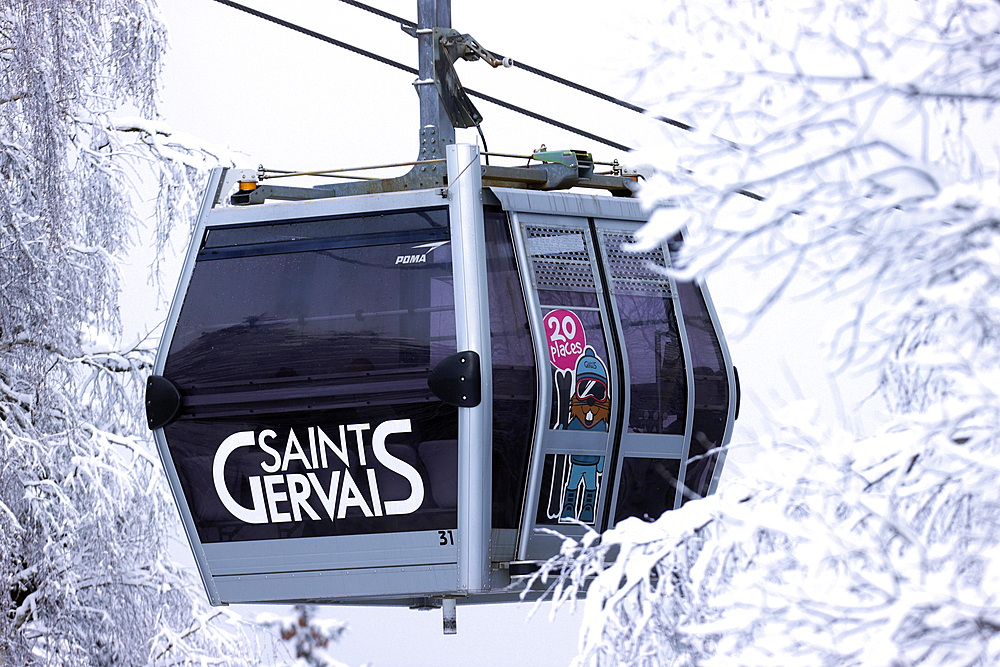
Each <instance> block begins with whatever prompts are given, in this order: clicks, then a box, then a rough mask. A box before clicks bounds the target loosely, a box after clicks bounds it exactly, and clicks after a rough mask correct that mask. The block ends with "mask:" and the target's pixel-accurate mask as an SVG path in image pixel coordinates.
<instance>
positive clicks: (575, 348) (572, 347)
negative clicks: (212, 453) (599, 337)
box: [545, 310, 587, 371]
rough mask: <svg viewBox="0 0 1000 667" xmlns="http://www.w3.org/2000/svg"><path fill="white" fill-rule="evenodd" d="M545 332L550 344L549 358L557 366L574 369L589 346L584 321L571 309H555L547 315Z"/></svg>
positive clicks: (562, 368) (566, 369) (565, 369)
mask: <svg viewBox="0 0 1000 667" xmlns="http://www.w3.org/2000/svg"><path fill="white" fill-rule="evenodd" d="M545 334H546V336H547V338H548V344H549V360H551V361H552V365H554V366H555V367H556V368H558V369H560V370H564V371H568V370H573V369H574V367H575V366H576V361H577V359H578V358H579V357H580V355H581V354H583V351H584V348H585V347H586V346H587V338H586V335H585V334H584V331H583V322H581V321H580V318H579V317H578V316H577V314H576V313H574V312H572V311H570V310H553V311H551V312H550V313H548V314H547V315H546V316H545Z"/></svg>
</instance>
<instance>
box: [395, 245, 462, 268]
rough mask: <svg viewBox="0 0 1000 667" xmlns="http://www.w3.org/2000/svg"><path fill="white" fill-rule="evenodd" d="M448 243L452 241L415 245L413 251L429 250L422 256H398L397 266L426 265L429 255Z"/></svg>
mask: <svg viewBox="0 0 1000 667" xmlns="http://www.w3.org/2000/svg"><path fill="white" fill-rule="evenodd" d="M448 243H450V241H435V242H433V243H423V244H421V245H415V246H413V248H411V250H420V249H421V248H427V250H425V251H424V253H423V254H422V255H397V256H396V264H426V263H427V255H429V254H431V253H432V252H434V251H435V250H437V249H438V248H440V247H441V246H443V245H446V244H448Z"/></svg>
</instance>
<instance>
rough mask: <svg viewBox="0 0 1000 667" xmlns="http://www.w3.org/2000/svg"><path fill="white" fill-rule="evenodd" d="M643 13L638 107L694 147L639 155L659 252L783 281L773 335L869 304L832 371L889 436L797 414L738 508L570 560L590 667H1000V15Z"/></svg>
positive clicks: (791, 412) (667, 135) (566, 587)
mask: <svg viewBox="0 0 1000 667" xmlns="http://www.w3.org/2000/svg"><path fill="white" fill-rule="evenodd" d="M640 11H643V12H646V13H647V14H646V16H647V18H646V20H647V21H649V22H650V23H649V25H650V26H651V27H650V28H649V29H648V32H646V34H647V35H648V39H647V40H646V41H642V40H640V41H639V42H637V43H636V45H635V47H636V48H635V50H634V52H635V53H637V54H638V56H639V57H640V58H643V59H644V62H645V63H646V65H645V66H644V67H643V68H642V69H641V71H639V72H638V73H639V74H640V77H639V82H640V83H639V84H638V85H637V95H638V96H642V95H645V96H646V97H647V100H646V101H647V102H648V104H649V106H650V107H652V108H653V109H655V113H657V115H663V116H667V117H669V118H672V119H674V120H676V121H680V124H688V125H690V126H693V128H695V129H694V131H687V132H686V131H681V130H680V129H678V127H677V123H675V124H674V125H673V126H671V125H668V124H664V126H663V133H662V137H661V138H660V139H659V140H656V141H647V143H646V145H645V146H644V147H643V149H642V150H641V151H640V153H639V155H638V158H639V159H640V160H641V161H644V162H646V163H648V164H649V165H650V169H651V175H650V178H649V179H648V180H647V181H646V183H645V185H644V187H643V189H642V197H643V200H644V202H645V203H646V204H647V205H648V206H649V207H650V209H651V210H653V211H655V213H654V215H653V217H652V219H651V223H650V224H649V225H648V226H647V228H646V229H645V231H644V235H643V239H644V242H645V243H654V242H659V241H660V240H661V239H663V238H667V237H669V236H670V235H671V234H673V233H674V232H675V231H676V230H678V229H681V228H684V229H685V230H686V238H687V243H686V245H685V248H684V252H683V254H682V255H681V256H680V257H679V258H678V262H677V265H676V270H677V271H678V272H679V273H681V274H686V275H691V274H695V273H702V274H704V273H710V272H711V271H713V270H715V269H717V268H719V267H720V266H725V267H726V268H727V270H737V269H734V268H733V267H734V266H738V267H739V269H738V270H742V271H746V272H747V275H748V276H753V277H754V279H755V280H754V281H753V282H754V283H757V282H759V283H761V284H763V283H765V282H766V281H768V280H770V283H769V285H768V287H767V288H762V289H761V292H760V293H759V294H758V295H756V297H754V295H752V294H750V293H748V294H747V295H746V298H747V299H748V300H750V299H754V298H755V299H756V301H755V302H754V306H755V307H754V308H751V310H750V312H749V313H748V320H747V321H748V323H749V324H750V325H751V326H752V324H753V322H754V321H755V320H756V318H758V317H759V316H760V315H761V314H762V313H764V312H765V311H766V310H767V309H768V308H769V307H770V306H772V305H773V304H774V303H776V302H777V301H778V300H780V299H783V298H787V297H788V296H789V295H796V296H798V295H802V294H806V293H810V294H813V295H818V294H822V293H823V292H824V291H825V293H826V294H829V295H833V296H834V297H835V298H836V300H837V302H838V303H850V304H852V307H851V309H850V311H849V313H848V315H847V316H845V317H844V319H843V321H841V322H836V323H835V324H838V325H840V326H839V328H836V334H835V336H834V337H833V340H831V341H830V343H831V350H832V354H833V355H834V357H835V359H836V361H837V362H838V363H839V364H840V365H841V367H845V368H857V369H869V371H868V372H870V373H875V374H877V377H878V378H879V383H880V389H881V392H880V394H881V399H882V400H884V402H885V404H886V409H887V412H888V414H889V417H887V421H886V423H885V424H884V425H882V426H881V428H878V429H875V430H874V431H873V432H868V433H855V432H850V431H848V430H847V429H846V428H844V426H843V425H842V424H837V423H833V422H830V421H828V420H827V419H826V418H824V417H822V416H821V414H820V411H819V410H817V409H816V406H815V404H811V403H810V402H809V401H798V402H792V403H789V405H788V406H787V407H786V408H784V409H782V410H775V411H774V413H773V414H770V415H768V416H767V418H768V420H769V421H771V422H772V423H774V424H775V425H776V426H775V428H774V430H773V433H771V434H770V435H767V436H763V437H761V439H760V441H758V442H755V443H740V444H752V446H754V447H758V448H759V449H760V454H759V455H758V457H757V460H758V461H759V462H760V465H758V466H755V467H754V468H753V470H743V471H741V472H742V473H743V474H742V476H741V478H739V479H734V478H732V477H730V478H729V480H728V483H727V482H726V480H725V478H724V482H723V485H722V487H721V488H720V492H719V493H718V494H716V495H715V496H713V497H710V498H706V499H701V500H697V501H694V502H690V503H688V504H687V505H685V506H684V507H683V508H682V509H680V510H677V511H674V512H669V513H667V514H665V515H664V516H663V517H661V518H660V519H659V520H658V521H656V522H653V523H649V524H644V523H642V522H640V521H638V520H636V519H629V520H627V521H625V522H622V523H621V524H620V525H619V526H617V527H616V528H614V529H613V530H611V531H609V532H607V533H605V534H604V535H603V536H598V535H596V534H591V535H589V536H588V537H587V538H585V539H584V540H582V541H581V542H579V543H576V542H567V543H566V544H565V546H564V553H563V555H562V556H561V557H559V558H557V559H555V560H554V561H553V562H552V563H550V565H549V568H548V569H547V572H546V574H545V575H544V576H546V577H553V576H554V577H555V587H554V589H553V594H554V596H555V597H556V599H557V600H560V601H563V602H565V601H568V600H571V599H573V597H574V596H575V595H576V594H577V593H578V592H579V591H580V590H582V588H583V587H584V586H585V585H586V584H587V583H588V582H592V583H590V588H589V591H588V594H587V600H586V603H585V604H586V606H587V609H588V614H587V616H586V618H587V620H586V621H585V625H584V629H583V635H582V640H581V656H580V661H581V662H583V663H587V664H603V665H613V664H629V665H638V664H648V665H671V664H674V665H720V666H721V665H754V666H756V665H760V666H764V665H789V664H794V665H823V666H834V665H836V666H840V665H843V666H847V665H864V666H876V665H877V666H885V667H890V666H897V665H898V666H902V665H935V666H937V665H962V666H965V665H994V664H997V663H998V662H1000V599H998V591H1000V487H998V485H997V484H996V478H997V472H998V468H1000V463H998V462H1000V184H998V178H1000V172H998V169H997V164H998V158H1000V148H998V139H997V137H998V136H1000V133H998V131H997V130H998V129H1000V128H998V125H997V122H996V118H995V116H994V115H993V114H994V113H995V111H996V109H997V103H998V102H1000V3H998V2H997V1H996V0H924V1H921V2H917V1H915V0H856V1H833V0H831V1H824V0H798V1H796V0H792V1H781V2H772V1H769V0H752V1H748V2H729V1H728V0H686V1H682V2H678V3H655V2H649V3H645V5H643V6H642V7H641V8H640ZM748 195H750V196H748ZM749 282H750V281H748V283H749ZM821 312H822V313H823V315H822V316H825V317H833V316H835V312H834V311H832V310H830V309H822V310H821ZM817 316H819V315H817ZM759 352H760V351H758V353H759ZM775 354H776V355H777V353H775ZM806 398H808V396H807V397H806ZM748 409H749V406H747V405H745V407H744V413H746V411H747V410H748ZM750 473H754V474H753V475H751V474H750ZM609 555H615V559H614V560H613V562H611V561H610V559H609V558H608V557H609ZM551 568H559V570H558V572H556V571H554V570H553V569H551Z"/></svg>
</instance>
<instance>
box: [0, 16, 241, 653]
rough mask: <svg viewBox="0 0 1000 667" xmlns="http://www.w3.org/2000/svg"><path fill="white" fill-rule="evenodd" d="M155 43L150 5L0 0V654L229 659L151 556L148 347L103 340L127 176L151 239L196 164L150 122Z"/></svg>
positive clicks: (232, 637) (183, 197) (154, 545)
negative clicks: (143, 189)
mask: <svg viewBox="0 0 1000 667" xmlns="http://www.w3.org/2000/svg"><path fill="white" fill-rule="evenodd" d="M164 47H165V33H164V28H163V25H162V21H161V19H160V16H159V14H158V10H157V7H156V5H155V2H154V1H153V0H18V1H16V2H4V3H2V4H0V585H2V592H3V596H2V598H0V664H5V665H15V664H16V665H29V664H52V665H76V664H80V665H143V664H149V665H168V664H169V665H175V664H188V663H195V664H236V663H240V664H242V663H244V662H245V661H243V660H241V656H242V655H244V654H245V649H244V648H243V647H244V645H245V644H246V642H245V638H244V637H243V636H242V635H241V634H240V633H239V631H238V630H237V629H236V628H234V627H232V626H231V625H230V624H229V621H230V619H229V616H228V615H226V614H225V613H223V612H219V611H215V610H211V609H210V608H209V607H208V606H207V603H206V602H205V601H204V598H203V594H202V592H201V591H200V588H199V587H197V585H196V584H195V583H194V582H193V581H191V579H190V577H189V575H187V574H185V572H183V571H182V570H180V569H178V568H177V567H176V566H174V565H173V563H172V561H171V559H170V558H169V557H168V548H169V546H170V544H169V543H170V541H171V540H172V539H173V536H175V535H176V534H177V529H176V521H177V516H176V510H175V509H174V507H173V505H172V502H171V499H170V497H169V492H168V491H167V489H166V488H165V483H164V480H163V475H162V471H161V470H160V469H159V462H158V460H157V458H156V455H155V453H154V452H152V451H151V449H150V444H149V441H148V439H146V434H145V432H144V429H143V424H142V421H141V418H140V414H139V409H140V407H141V401H140V400H138V396H139V393H140V391H141V382H142V375H143V373H144V371H146V370H147V369H148V368H149V366H150V363H151V360H152V356H151V351H150V350H149V349H147V348H145V347H142V346H141V344H137V345H130V344H127V345H125V346H124V347H125V348H126V349H119V347H118V346H120V340H119V338H120V332H119V318H118V280H119V265H120V260H121V258H122V257H123V256H124V253H125V252H126V251H127V249H128V248H129V245H130V243H131V242H132V239H133V238H134V236H135V225H136V223H137V216H136V214H135V212H134V203H135V201H134V200H135V197H136V194H135V186H136V184H137V183H138V181H139V179H140V177H141V178H145V179H150V178H152V179H154V182H155V180H157V179H158V180H159V181H160V197H159V200H158V207H157V208H158V213H159V216H158V219H159V225H158V230H159V232H158V237H159V239H160V241H161V242H162V241H163V239H164V238H165V236H164V234H165V230H166V229H167V228H168V227H169V225H170V224H171V223H172V221H173V220H175V219H184V218H186V217H188V216H189V213H190V208H191V193H192V192H194V191H195V190H197V189H198V188H199V187H200V183H199V181H200V178H201V174H202V173H203V171H204V170H203V166H204V165H205V164H206V161H207V160H210V159H211V157H210V156H209V155H208V154H207V153H205V152H204V151H201V150H197V147H195V148H194V149H191V148H190V144H188V147H185V146H184V145H182V144H178V143H177V142H176V137H173V136H171V134H170V132H169V130H167V129H166V128H165V127H163V126H162V125H160V124H158V123H156V122H154V121H153V120H150V119H155V118H156V109H155V104H154V102H155V94H156V85H157V78H158V75H159V72H160V58H161V55H162V53H163V51H164ZM115 113H123V114H127V115H128V117H124V118H116V117H115V115H114V114H115Z"/></svg>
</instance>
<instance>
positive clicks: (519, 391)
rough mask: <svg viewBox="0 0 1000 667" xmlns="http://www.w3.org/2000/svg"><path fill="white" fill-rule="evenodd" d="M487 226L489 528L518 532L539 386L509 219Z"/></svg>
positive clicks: (489, 220) (496, 214)
mask: <svg viewBox="0 0 1000 667" xmlns="http://www.w3.org/2000/svg"><path fill="white" fill-rule="evenodd" d="M485 223H486V261H487V274H486V281H487V285H488V287H489V300H490V346H491V348H492V349H491V354H492V360H493V527H494V528H517V527H518V525H519V520H520V514H521V505H522V503H523V502H524V490H525V485H526V480H525V476H526V474H527V473H526V470H527V465H528V456H529V453H530V451H531V436H532V430H533V427H534V423H535V403H536V401H537V396H536V394H537V391H538V381H537V379H536V377H535V353H534V348H533V346H532V343H531V332H530V331H529V329H528V313H527V310H526V309H525V305H524V293H523V292H522V289H521V279H520V276H519V275H518V272H517V263H516V261H515V259H514V246H513V242H512V241H511V235H510V227H509V225H508V223H507V215H506V214H505V213H504V212H503V211H494V210H490V209H487V210H486V213H485Z"/></svg>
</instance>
